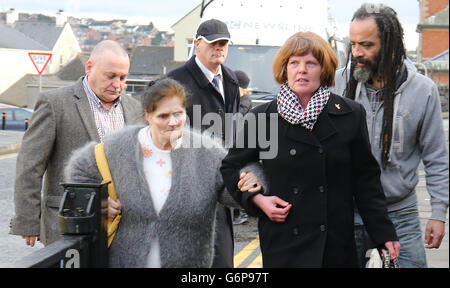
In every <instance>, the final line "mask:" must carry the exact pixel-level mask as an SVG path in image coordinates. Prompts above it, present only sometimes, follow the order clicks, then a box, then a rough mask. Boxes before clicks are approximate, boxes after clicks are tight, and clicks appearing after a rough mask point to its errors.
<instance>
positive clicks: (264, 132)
mask: <svg viewBox="0 0 450 288" xmlns="http://www.w3.org/2000/svg"><path fill="white" fill-rule="evenodd" d="M192 118H193V119H189V117H187V118H186V126H187V127H189V126H192V127H193V130H194V131H203V132H202V133H203V134H204V135H207V136H210V137H213V138H215V139H221V140H222V141H223V143H222V144H223V146H224V147H225V148H232V147H235V148H259V150H260V155H259V157H260V159H273V158H275V157H276V156H277V154H278V114H277V113H271V114H267V113H259V114H256V115H255V114H253V113H248V114H246V115H242V114H241V113H235V114H233V113H224V114H222V115H221V114H219V113H207V114H205V115H204V116H203V117H202V114H201V106H200V105H194V106H193V117H192ZM191 120H192V125H190V123H191V122H190V121H191ZM223 123H224V124H223ZM244 131H245V133H244ZM174 136H176V135H175V134H174ZM199 140H201V139H199V138H195V139H193V141H192V143H191V142H190V141H189V143H186V142H185V143H184V145H183V147H184V148H200V147H206V148H212V147H209V146H211V144H212V143H210V142H202V143H199ZM171 141H172V143H173V144H175V143H176V141H177V139H176V138H175V139H171ZM174 146H176V145H174Z"/></svg>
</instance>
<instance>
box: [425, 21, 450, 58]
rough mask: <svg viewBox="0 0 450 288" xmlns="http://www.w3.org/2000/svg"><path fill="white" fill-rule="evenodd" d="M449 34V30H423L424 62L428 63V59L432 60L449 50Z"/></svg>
mask: <svg viewBox="0 0 450 288" xmlns="http://www.w3.org/2000/svg"><path fill="white" fill-rule="evenodd" d="M448 35H449V33H448V30H447V29H445V30H444V29H432V30H423V32H422V60H423V61H426V60H428V59H427V58H432V57H434V56H436V55H438V54H439V53H442V52H443V51H445V50H447V49H448V46H449V44H448V41H449V37H448Z"/></svg>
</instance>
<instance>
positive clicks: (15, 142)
mask: <svg viewBox="0 0 450 288" xmlns="http://www.w3.org/2000/svg"><path fill="white" fill-rule="evenodd" d="M24 133H25V132H21V131H10V130H0V155H4V154H11V153H17V152H19V149H20V145H21V144H20V143H21V142H22V137H23V134H24Z"/></svg>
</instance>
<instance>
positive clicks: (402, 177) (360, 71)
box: [332, 4, 449, 267]
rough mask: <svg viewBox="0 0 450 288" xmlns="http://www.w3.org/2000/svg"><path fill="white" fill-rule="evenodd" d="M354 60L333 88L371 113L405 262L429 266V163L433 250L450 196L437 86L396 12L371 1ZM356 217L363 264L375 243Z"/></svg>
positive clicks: (353, 30)
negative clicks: (420, 200)
mask: <svg viewBox="0 0 450 288" xmlns="http://www.w3.org/2000/svg"><path fill="white" fill-rule="evenodd" d="M350 44H351V47H350V49H349V57H348V58H349V63H348V65H347V67H346V68H344V69H341V70H339V71H337V73H336V86H335V87H334V88H333V90H332V91H333V92H335V93H336V94H339V95H342V96H344V97H349V98H351V99H354V100H356V101H358V102H360V103H361V104H362V105H363V106H364V107H365V108H366V111H367V125H368V130H369V134H370V140H371V145H372V153H373V154H374V156H375V158H376V159H377V160H378V163H379V164H380V167H381V182H382V185H383V189H384V193H385V195H386V200H387V203H388V211H389V216H390V218H391V220H392V222H393V223H394V225H395V226H396V229H397V234H398V237H399V240H400V245H401V250H400V257H399V261H400V267H427V264H426V258H425V249H424V244H423V240H422V239H423V238H422V233H421V230H420V222H419V215H418V209H417V196H416V193H415V186H416V185H417V183H418V181H419V177H418V174H417V168H418V166H419V163H420V161H421V160H422V161H423V164H424V168H425V174H426V185H427V190H428V193H429V194H430V196H431V208H432V213H431V217H430V219H429V221H428V223H427V226H426V231H425V247H426V248H439V246H440V244H441V241H442V238H443V237H444V235H445V226H444V223H445V216H446V212H447V209H448V199H449V185H448V184H449V178H448V177H449V174H448V150H447V147H446V141H445V134H444V131H443V123H442V115H441V105H440V100H439V93H438V89H437V87H436V85H435V84H434V83H433V82H432V80H431V79H429V78H427V77H425V76H423V75H421V74H419V73H418V72H417V70H416V68H415V66H414V64H413V63H412V62H411V61H410V60H409V59H407V58H406V55H405V48H404V46H403V29H402V26H401V24H400V22H399V20H398V18H397V14H396V12H395V11H394V10H393V9H392V8H390V7H387V6H385V5H382V4H364V5H362V6H361V8H359V9H358V10H357V11H356V12H355V14H354V15H353V19H352V23H351V26H350ZM363 220H364V219H361V217H360V216H359V214H358V213H356V214H355V238H356V242H357V247H358V250H359V251H358V254H359V257H360V259H358V261H359V262H360V265H361V266H362V267H363V265H364V261H365V258H364V254H365V251H366V250H367V249H368V248H372V247H369V245H370V240H369V238H368V236H367V233H366V231H365V229H364V226H363V222H364V221H363Z"/></svg>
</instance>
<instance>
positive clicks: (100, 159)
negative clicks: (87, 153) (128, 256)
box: [94, 142, 122, 248]
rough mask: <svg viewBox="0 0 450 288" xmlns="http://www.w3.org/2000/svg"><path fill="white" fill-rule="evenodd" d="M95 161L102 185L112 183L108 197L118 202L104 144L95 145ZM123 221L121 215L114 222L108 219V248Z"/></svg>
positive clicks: (109, 186) (109, 185)
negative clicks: (101, 178)
mask: <svg viewBox="0 0 450 288" xmlns="http://www.w3.org/2000/svg"><path fill="white" fill-rule="evenodd" d="M94 151H95V161H96V162H97V167H98V170H99V171H100V174H101V175H102V177H103V181H102V184H104V183H107V182H110V183H109V184H108V195H109V197H111V199H112V200H114V201H117V195H116V188H115V187H114V181H113V180H112V177H111V171H110V170H109V165H108V160H107V159H106V155H105V145H104V143H103V142H102V143H99V144H97V145H95V149H94ZM120 219H122V216H121V215H117V216H116V217H115V218H114V219H113V220H111V219H109V218H108V223H107V230H106V231H107V236H108V248H109V246H111V243H112V241H113V239H114V236H116V232H117V229H118V228H119V222H120Z"/></svg>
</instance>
